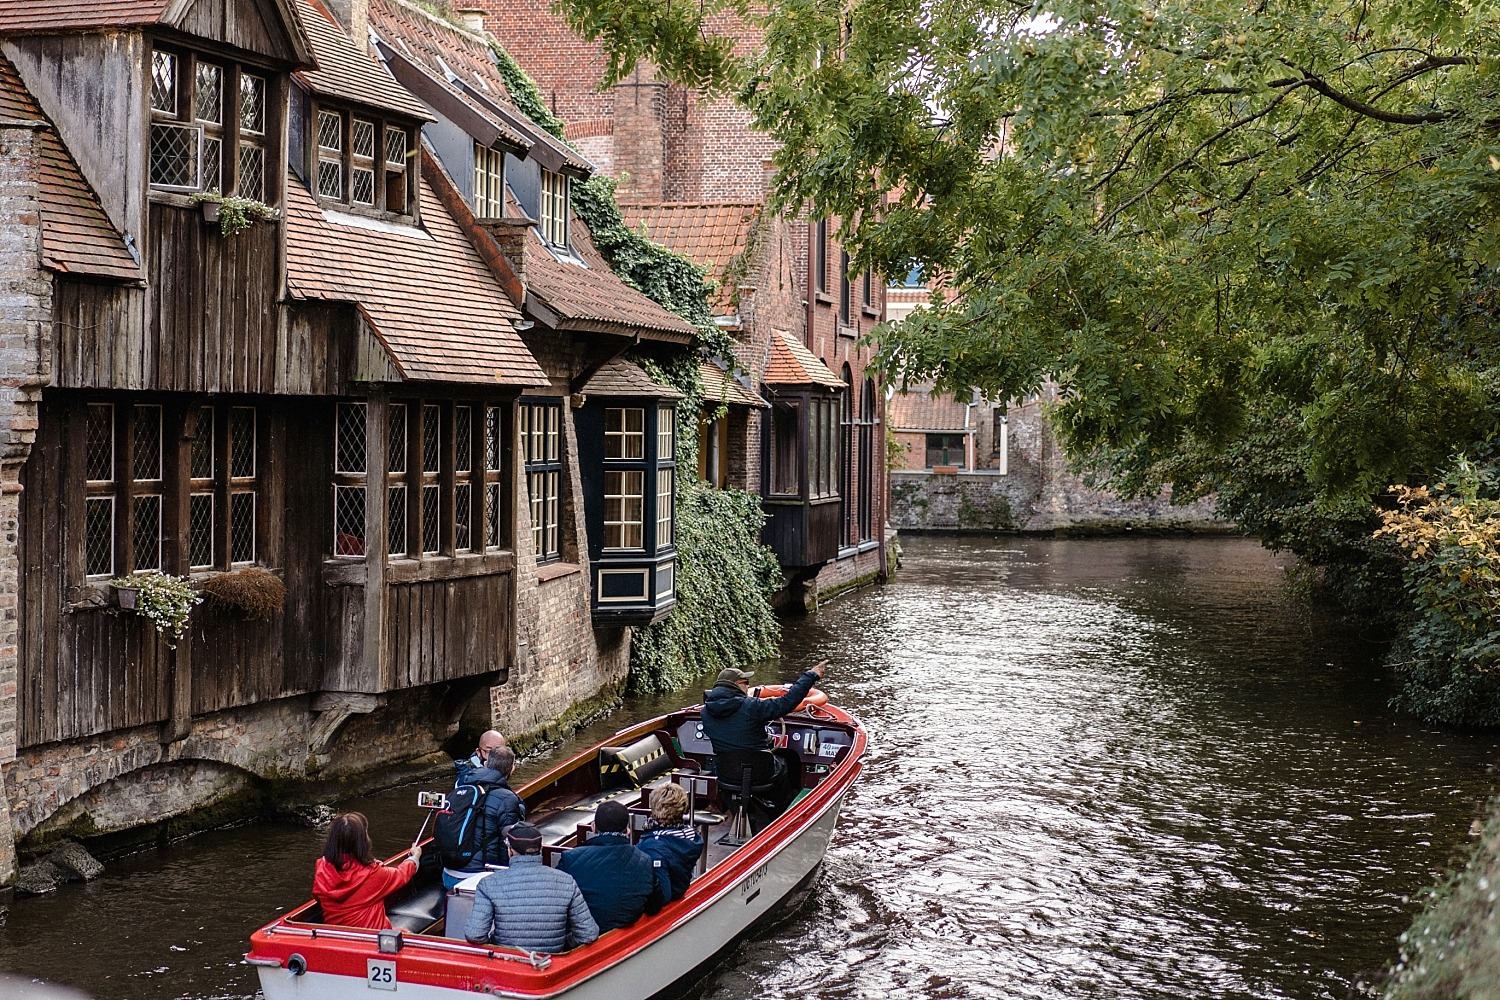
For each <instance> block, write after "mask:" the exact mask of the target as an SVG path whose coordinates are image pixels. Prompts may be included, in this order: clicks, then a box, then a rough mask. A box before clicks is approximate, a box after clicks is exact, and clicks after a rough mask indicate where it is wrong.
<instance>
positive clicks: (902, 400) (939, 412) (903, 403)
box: [886, 386, 971, 433]
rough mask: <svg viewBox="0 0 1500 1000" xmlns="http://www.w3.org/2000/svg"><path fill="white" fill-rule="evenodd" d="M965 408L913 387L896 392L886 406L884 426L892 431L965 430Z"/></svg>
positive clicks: (954, 401) (956, 401)
mask: <svg viewBox="0 0 1500 1000" xmlns="http://www.w3.org/2000/svg"><path fill="white" fill-rule="evenodd" d="M967 410H968V407H967V406H966V405H965V404H963V403H961V402H959V401H958V400H957V399H954V398H953V397H952V396H947V395H940V394H937V393H934V392H933V391H932V389H931V387H930V386H929V387H925V388H924V387H921V386H916V387H913V388H912V389H910V390H908V391H907V392H898V393H896V394H895V395H894V396H892V397H891V399H890V402H889V403H887V404H886V423H887V424H888V425H889V426H890V428H891V430H893V431H953V432H955V433H957V432H961V431H965V430H969V429H971V428H969V427H968V426H966V424H967V422H968V421H967V417H968V413H967V412H966V411H967Z"/></svg>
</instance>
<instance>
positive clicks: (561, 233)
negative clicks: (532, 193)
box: [541, 170, 568, 247]
mask: <svg viewBox="0 0 1500 1000" xmlns="http://www.w3.org/2000/svg"><path fill="white" fill-rule="evenodd" d="M541 214H542V239H544V240H546V241H547V242H548V243H550V244H551V245H552V246H555V247H566V246H567V245H568V178H567V177H565V176H564V175H562V174H559V173H556V172H554V171H551V170H543V171H542V213H541Z"/></svg>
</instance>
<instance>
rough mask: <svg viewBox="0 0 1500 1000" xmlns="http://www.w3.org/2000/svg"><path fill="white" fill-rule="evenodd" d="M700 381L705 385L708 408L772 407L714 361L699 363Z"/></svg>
mask: <svg viewBox="0 0 1500 1000" xmlns="http://www.w3.org/2000/svg"><path fill="white" fill-rule="evenodd" d="M698 380H699V381H700V382H702V383H703V403H704V405H706V406H707V405H715V406H716V405H718V404H719V403H728V404H730V405H731V406H753V407H756V408H757V409H766V408H768V407H769V406H770V405H771V404H770V403H767V402H766V401H765V400H764V399H761V398H760V397H759V396H757V395H756V394H755V393H753V392H751V391H750V390H749V389H746V388H745V387H744V386H742V385H740V382H739V379H737V378H735V377H734V376H733V375H731V374H729V373H728V372H726V371H725V370H724V369H722V368H720V367H719V366H718V365H716V364H714V363H713V362H712V361H700V362H698Z"/></svg>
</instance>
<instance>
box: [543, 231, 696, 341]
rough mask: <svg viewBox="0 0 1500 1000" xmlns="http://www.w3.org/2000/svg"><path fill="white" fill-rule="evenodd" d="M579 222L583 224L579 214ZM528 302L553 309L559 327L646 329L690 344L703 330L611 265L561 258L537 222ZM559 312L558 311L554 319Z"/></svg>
mask: <svg viewBox="0 0 1500 1000" xmlns="http://www.w3.org/2000/svg"><path fill="white" fill-rule="evenodd" d="M573 225H574V226H575V227H577V226H580V225H581V223H580V221H579V219H578V217H577V216H574V217H573ZM525 272H526V305H527V308H528V310H530V311H532V312H533V313H536V312H538V311H540V310H538V309H535V308H533V307H540V308H541V309H545V310H546V311H547V312H549V313H551V314H552V315H551V316H548V317H546V318H547V320H548V325H549V326H551V327H552V328H553V329H556V330H593V331H598V332H600V333H625V334H632V333H634V332H636V331H641V332H643V333H646V334H647V335H648V336H649V337H650V339H652V340H667V341H673V342H676V343H681V344H687V343H690V342H692V340H693V338H694V337H695V336H696V335H697V332H698V331H697V330H696V329H695V328H694V327H693V324H691V323H689V322H688V321H687V320H685V319H683V318H682V317H681V316H678V315H677V314H676V313H672V312H668V311H667V310H666V309H663V308H662V307H661V306H659V305H657V304H656V302H655V301H653V300H652V299H650V298H647V297H646V296H645V295H644V294H642V293H641V292H639V291H637V290H636V289H634V288H631V287H630V286H629V285H627V284H625V282H623V281H621V280H620V278H619V276H618V275H616V274H615V273H614V272H613V271H611V270H609V269H608V268H604V269H602V270H601V269H600V268H598V267H592V266H589V265H588V264H587V263H585V262H584V261H581V260H580V261H577V262H574V261H571V260H560V259H559V258H558V257H557V256H556V255H554V254H553V252H552V251H551V250H549V249H548V248H547V246H546V244H544V243H543V242H542V238H541V236H540V234H538V233H537V231H536V229H535V228H534V227H533V228H532V230H531V233H530V234H529V235H528V239H527V240H526V262H525ZM553 317H556V318H555V319H553Z"/></svg>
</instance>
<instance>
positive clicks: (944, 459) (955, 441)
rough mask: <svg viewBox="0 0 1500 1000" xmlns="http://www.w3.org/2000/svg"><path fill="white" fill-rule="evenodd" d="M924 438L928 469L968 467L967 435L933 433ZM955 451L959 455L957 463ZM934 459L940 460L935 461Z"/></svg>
mask: <svg viewBox="0 0 1500 1000" xmlns="http://www.w3.org/2000/svg"><path fill="white" fill-rule="evenodd" d="M924 436H925V438H926V441H925V443H924V444H925V448H924V453H925V456H926V466H927V468H929V469H935V468H937V467H938V466H940V465H956V466H958V467H960V468H966V467H967V466H968V447H967V444H966V442H967V439H968V435H967V434H951V433H937V432H933V433H929V434H926V435H924ZM934 442H936V443H934ZM955 451H956V452H957V453H958V458H957V460H956V461H955V460H954V459H953V453H954V452H955ZM934 458H937V459H939V460H938V461H934Z"/></svg>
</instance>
